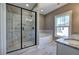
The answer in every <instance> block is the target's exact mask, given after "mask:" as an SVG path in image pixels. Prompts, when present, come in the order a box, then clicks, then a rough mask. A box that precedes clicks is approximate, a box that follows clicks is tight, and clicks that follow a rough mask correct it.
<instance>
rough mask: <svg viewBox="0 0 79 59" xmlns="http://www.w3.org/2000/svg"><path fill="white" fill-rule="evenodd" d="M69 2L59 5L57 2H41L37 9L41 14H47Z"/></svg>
mask: <svg viewBox="0 0 79 59" xmlns="http://www.w3.org/2000/svg"><path fill="white" fill-rule="evenodd" d="M66 4H67V3H59V5H58V4H57V3H39V4H38V8H37V11H39V13H41V14H44V15H45V14H47V13H50V12H51V11H53V10H55V9H57V8H59V7H61V6H64V5H66ZM41 10H43V11H41Z"/></svg>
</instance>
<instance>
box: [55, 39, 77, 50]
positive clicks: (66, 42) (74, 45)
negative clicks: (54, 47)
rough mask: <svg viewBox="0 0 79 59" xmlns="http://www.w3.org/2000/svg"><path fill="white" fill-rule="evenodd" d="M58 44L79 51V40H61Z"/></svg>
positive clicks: (58, 40)
mask: <svg viewBox="0 0 79 59" xmlns="http://www.w3.org/2000/svg"><path fill="white" fill-rule="evenodd" d="M56 42H57V43H60V44H63V45H66V46H69V47H72V48H76V49H78V50H79V40H75V39H67V38H66V39H65V38H60V39H57V40H56Z"/></svg>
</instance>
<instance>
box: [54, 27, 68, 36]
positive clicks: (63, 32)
mask: <svg viewBox="0 0 79 59" xmlns="http://www.w3.org/2000/svg"><path fill="white" fill-rule="evenodd" d="M68 34H69V30H68V27H56V35H57V36H68Z"/></svg>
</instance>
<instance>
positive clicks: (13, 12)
mask: <svg viewBox="0 0 79 59" xmlns="http://www.w3.org/2000/svg"><path fill="white" fill-rule="evenodd" d="M6 45H7V46H6V49H7V52H12V51H15V50H19V49H23V48H26V47H29V46H33V45H36V12H34V11H31V10H27V9H24V8H21V7H17V6H15V5H11V4H6Z"/></svg>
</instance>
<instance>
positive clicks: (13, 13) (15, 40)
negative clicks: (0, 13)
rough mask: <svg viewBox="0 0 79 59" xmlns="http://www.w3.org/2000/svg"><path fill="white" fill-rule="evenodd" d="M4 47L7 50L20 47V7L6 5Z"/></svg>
mask: <svg viewBox="0 0 79 59" xmlns="http://www.w3.org/2000/svg"><path fill="white" fill-rule="evenodd" d="M6 8H7V9H6V38H7V39H6V47H7V52H10V51H13V50H17V49H20V48H21V9H20V8H17V7H15V6H12V5H7V6H6Z"/></svg>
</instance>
